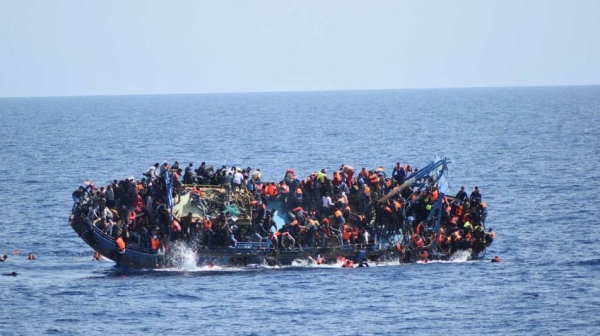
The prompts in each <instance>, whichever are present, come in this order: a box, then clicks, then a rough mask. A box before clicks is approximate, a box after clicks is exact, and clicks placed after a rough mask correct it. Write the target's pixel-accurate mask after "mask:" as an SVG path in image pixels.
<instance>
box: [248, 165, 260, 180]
mask: <svg viewBox="0 0 600 336" xmlns="http://www.w3.org/2000/svg"><path fill="white" fill-rule="evenodd" d="M250 180H252V181H253V182H262V174H261V172H260V168H256V170H255V171H254V172H253V173H252V175H250Z"/></svg>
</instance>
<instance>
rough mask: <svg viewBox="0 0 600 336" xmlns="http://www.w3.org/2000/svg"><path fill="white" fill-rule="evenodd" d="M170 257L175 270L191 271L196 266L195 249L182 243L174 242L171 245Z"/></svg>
mask: <svg viewBox="0 0 600 336" xmlns="http://www.w3.org/2000/svg"><path fill="white" fill-rule="evenodd" d="M170 258H171V262H172V263H173V266H175V267H174V268H175V269H177V270H181V271H193V270H196V269H197V268H198V266H197V264H198V260H197V254H196V251H195V250H194V249H192V248H191V247H189V246H188V245H186V244H184V243H176V244H173V245H172V246H171V254H170Z"/></svg>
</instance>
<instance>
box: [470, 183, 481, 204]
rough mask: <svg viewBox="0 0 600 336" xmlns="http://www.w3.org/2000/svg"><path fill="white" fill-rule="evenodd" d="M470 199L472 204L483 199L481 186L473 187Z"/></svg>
mask: <svg viewBox="0 0 600 336" xmlns="http://www.w3.org/2000/svg"><path fill="white" fill-rule="evenodd" d="M469 200H471V204H473V203H476V202H478V201H481V191H479V187H475V189H473V191H472V192H471V196H469Z"/></svg>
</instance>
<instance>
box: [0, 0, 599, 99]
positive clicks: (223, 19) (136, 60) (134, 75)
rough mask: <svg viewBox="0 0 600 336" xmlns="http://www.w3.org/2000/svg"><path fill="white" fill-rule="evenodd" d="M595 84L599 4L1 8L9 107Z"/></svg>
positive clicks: (68, 4)
mask: <svg viewBox="0 0 600 336" xmlns="http://www.w3.org/2000/svg"><path fill="white" fill-rule="evenodd" d="M586 84H600V1H599V0H591V1H575V0H570V1H551V0H550V1H534V0H520V1H510V0H504V1H483V0H474V1H467V0H463V1H424V0H414V1H400V0H396V1H349V0H346V1H324V0H321V1H283V0H277V1H220V0H219V1H42V0H39V1H27V0H14V1H9V0H0V97H10V96H64V95H110V94H154V93H203V92H240V91H243V92H245V91H304V90H346V89H396V88H423V87H488V86H530V85H586Z"/></svg>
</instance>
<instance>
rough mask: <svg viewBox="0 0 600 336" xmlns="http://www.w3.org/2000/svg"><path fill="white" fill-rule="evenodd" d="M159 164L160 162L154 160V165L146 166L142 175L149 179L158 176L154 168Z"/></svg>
mask: <svg viewBox="0 0 600 336" xmlns="http://www.w3.org/2000/svg"><path fill="white" fill-rule="evenodd" d="M159 166H160V164H158V162H156V163H155V164H154V165H152V166H150V167H148V169H146V171H145V172H144V174H143V175H144V176H146V177H147V178H148V179H150V180H154V179H155V178H156V177H158V174H157V172H156V170H157V169H158V167H159Z"/></svg>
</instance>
